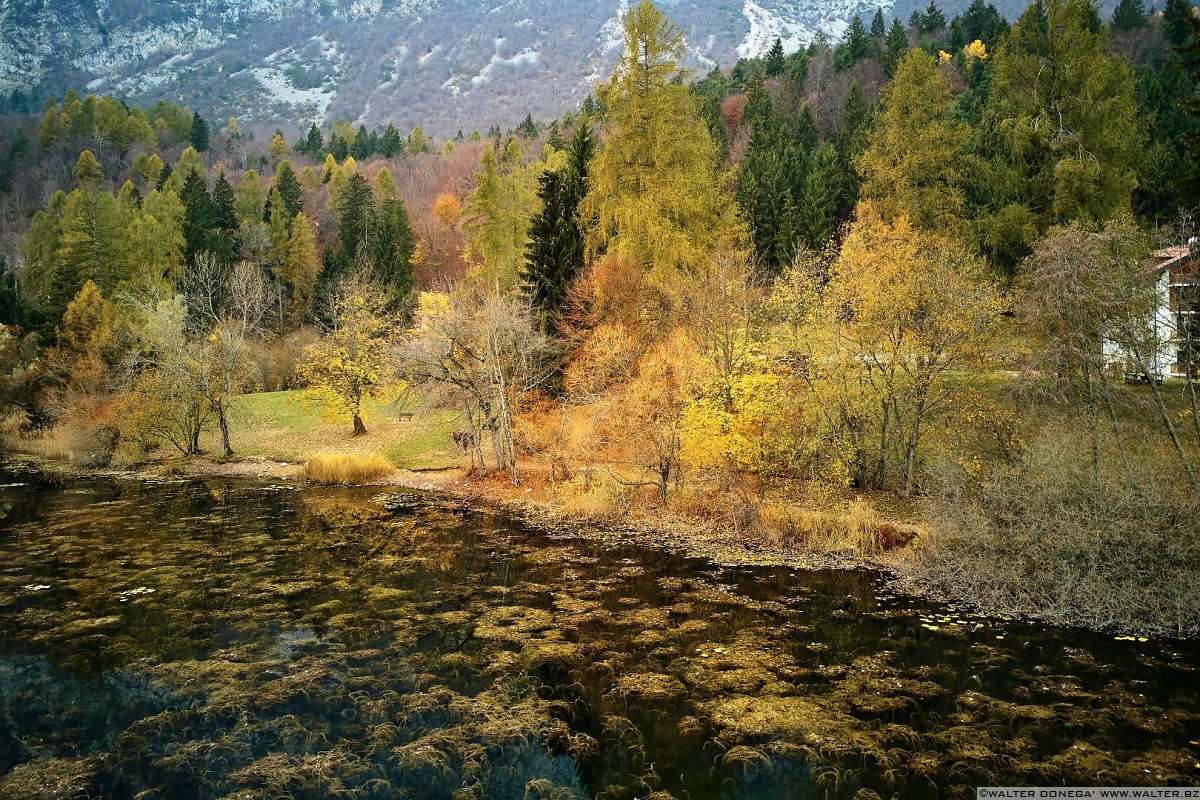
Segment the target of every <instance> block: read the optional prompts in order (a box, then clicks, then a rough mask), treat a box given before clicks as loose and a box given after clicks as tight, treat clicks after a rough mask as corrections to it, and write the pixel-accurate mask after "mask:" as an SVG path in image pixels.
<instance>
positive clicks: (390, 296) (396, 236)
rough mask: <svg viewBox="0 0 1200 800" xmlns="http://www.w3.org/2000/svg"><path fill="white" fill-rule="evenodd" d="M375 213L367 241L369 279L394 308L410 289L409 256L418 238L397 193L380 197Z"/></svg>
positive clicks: (411, 255) (411, 282) (401, 301)
mask: <svg viewBox="0 0 1200 800" xmlns="http://www.w3.org/2000/svg"><path fill="white" fill-rule="evenodd" d="M374 214H375V220H374V224H373V225H372V228H371V232H370V241H369V243H368V245H369V249H370V259H371V264H372V266H373V270H372V273H371V280H372V281H373V282H375V283H376V284H378V285H379V287H380V288H381V289H382V290H383V291H384V293H385V296H386V297H387V306H388V308H390V309H391V310H393V311H396V310H398V309H399V308H400V307H401V305H402V304H403V303H404V300H405V298H406V297H408V293H409V292H410V291H412V285H413V270H412V257H413V252H414V251H415V250H416V244H417V240H416V237H415V236H414V235H413V230H412V224H411V223H410V222H409V219H408V210H407V209H406V208H405V207H404V202H403V201H402V200H400V199H399V198H398V197H390V198H386V199H382V200H381V201H380V202H379V204H378V206H377V208H376V210H375V212H374Z"/></svg>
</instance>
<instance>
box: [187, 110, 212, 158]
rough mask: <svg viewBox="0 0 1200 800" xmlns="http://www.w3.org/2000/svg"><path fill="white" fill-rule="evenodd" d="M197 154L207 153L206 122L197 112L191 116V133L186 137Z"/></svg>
mask: <svg viewBox="0 0 1200 800" xmlns="http://www.w3.org/2000/svg"><path fill="white" fill-rule="evenodd" d="M188 140H189V141H190V142H191V144H192V147H194V148H196V152H197V153H204V152H207V151H208V122H207V121H206V120H205V119H204V117H202V116H200V112H199V111H197V112H196V113H195V114H193V115H192V132H191V134H190V135H189V137H188Z"/></svg>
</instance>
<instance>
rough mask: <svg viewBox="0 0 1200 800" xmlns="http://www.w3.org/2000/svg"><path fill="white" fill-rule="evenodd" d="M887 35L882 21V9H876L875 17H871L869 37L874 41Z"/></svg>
mask: <svg viewBox="0 0 1200 800" xmlns="http://www.w3.org/2000/svg"><path fill="white" fill-rule="evenodd" d="M886 35H887V28H886V27H885V25H884V21H883V9H882V8H876V9H875V16H873V17H871V36H872V37H873V38H875V39H882V38H883V37H884V36H886Z"/></svg>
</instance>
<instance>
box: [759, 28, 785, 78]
mask: <svg viewBox="0 0 1200 800" xmlns="http://www.w3.org/2000/svg"><path fill="white" fill-rule="evenodd" d="M785 66H786V63H785V58H784V55H783V40H782V39H780V38H779V37H778V36H776V37H775V42H774V43H773V44H772V45H771V49H770V50H768V51H767V57H766V59H764V61H763V70H764V71H765V72H766V73H767V76H768V77H771V78H777V77H779V76H780V75H782V74H783V70H784V67H785Z"/></svg>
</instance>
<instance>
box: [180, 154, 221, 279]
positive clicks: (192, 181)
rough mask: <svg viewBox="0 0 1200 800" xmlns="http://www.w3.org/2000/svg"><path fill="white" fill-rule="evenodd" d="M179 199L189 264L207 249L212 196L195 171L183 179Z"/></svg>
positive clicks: (186, 255) (211, 222)
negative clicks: (181, 204)
mask: <svg viewBox="0 0 1200 800" xmlns="http://www.w3.org/2000/svg"><path fill="white" fill-rule="evenodd" d="M179 199H180V200H181V201H183V238H184V242H185V243H186V246H185V249H184V256H185V257H186V259H187V261H188V263H191V262H193V261H194V260H195V259H196V256H197V255H198V254H199V253H202V252H205V251H207V250H208V249H209V244H210V241H209V231H210V230H211V229H212V227H213V208H212V196H211V195H210V194H209V193H208V186H206V185H205V183H204V178H203V177H201V175H200V173H199V172H197V171H196V170H192V171H191V172H189V173H188V174H187V175H186V176H185V177H184V179H183V190H182V191H181V192H180V195H179Z"/></svg>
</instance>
